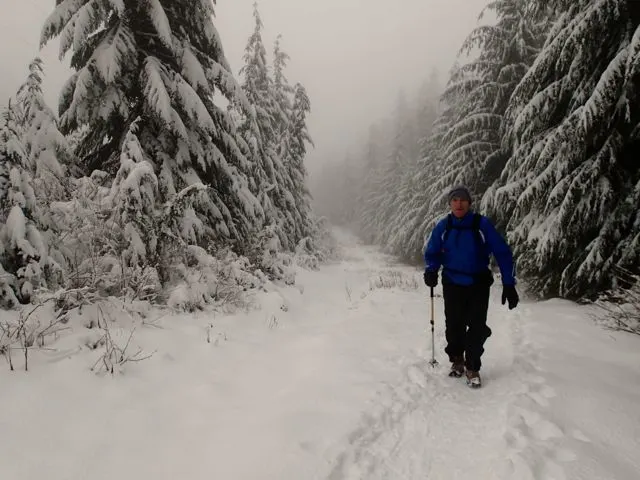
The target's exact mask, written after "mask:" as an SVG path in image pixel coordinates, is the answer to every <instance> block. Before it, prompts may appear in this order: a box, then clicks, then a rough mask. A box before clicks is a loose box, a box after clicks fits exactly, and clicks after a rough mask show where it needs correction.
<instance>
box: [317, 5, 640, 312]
mask: <svg viewBox="0 0 640 480" xmlns="http://www.w3.org/2000/svg"><path fill="white" fill-rule="evenodd" d="M487 9H489V11H490V12H491V13H492V14H493V17H494V18H495V21H494V22H491V23H489V24H484V25H481V26H478V27H477V28H476V29H475V30H473V31H472V32H471V33H470V34H469V36H468V37H467V39H466V40H465V42H464V44H463V45H462V47H461V49H460V56H459V63H457V64H456V65H455V66H454V67H453V68H452V70H451V72H450V75H449V78H448V81H447V82H446V84H445V85H443V88H442V89H441V90H439V89H438V87H437V85H436V84H435V83H434V82H427V83H426V84H425V87H424V88H423V92H421V94H419V95H418V96H417V98H413V99H411V101H409V102H407V101H406V100H403V99H400V101H399V102H398V106H397V109H396V112H395V115H394V116H393V117H392V118H390V119H389V120H387V121H384V122H381V123H380V124H376V125H373V126H372V127H371V129H370V135H369V140H368V142H366V144H365V145H362V146H361V148H359V150H358V152H357V153H355V154H352V155H349V156H347V158H346V159H345V161H344V162H341V163H339V164H335V165H333V166H331V167H329V168H327V169H326V170H325V171H324V174H323V175H324V176H323V178H322V179H321V180H319V181H318V184H319V185H320V186H319V187H318V194H317V196H318V197H320V196H322V198H319V199H318V200H322V201H323V202H322V204H323V208H324V211H325V212H327V213H328V214H329V215H330V216H331V218H332V219H333V220H334V221H336V222H340V223H344V224H348V225H350V226H353V227H354V228H356V229H357V231H358V232H359V234H360V235H361V236H362V238H363V239H364V240H365V241H367V242H371V243H376V244H380V245H382V246H384V248H386V249H387V250H388V251H389V252H391V253H393V254H397V255H400V256H402V257H403V258H405V259H407V260H411V261H419V259H420V258H421V255H422V249H423V246H424V241H425V237H426V236H427V235H429V233H430V230H431V228H432V227H433V226H434V224H435V223H436V222H437V221H438V220H439V219H440V218H442V216H443V215H444V214H445V213H446V212H447V208H446V207H447V205H446V194H447V191H448V190H449V189H450V188H451V187H452V186H453V185H455V184H466V185H467V186H468V187H469V188H470V189H471V190H472V193H473V195H474V202H475V207H476V210H479V211H481V212H482V213H484V214H487V215H488V216H489V217H490V218H491V219H492V220H494V221H495V222H496V223H497V225H498V226H499V228H501V229H502V231H503V232H504V233H505V234H506V236H507V238H508V240H509V242H510V244H511V245H512V247H513V249H514V253H515V255H516V257H517V265H518V276H519V277H520V278H524V279H526V280H527V283H528V284H529V286H530V287H532V293H534V294H538V295H540V296H556V295H557V296H562V297H566V298H572V299H587V298H592V297H593V296H596V295H599V294H601V293H602V292H605V291H607V289H610V288H616V286H624V285H628V283H629V282H626V280H625V278H628V279H629V280H631V279H632V278H633V277H632V276H633V274H638V273H639V270H640V161H639V160H638V159H639V158H640V157H639V155H640V143H639V141H640V124H639V120H640V99H639V97H638V93H639V92H638V88H639V87H640V28H639V25H640V2H636V1H633V0H537V1H536V0H496V1H493V2H491V3H490V4H489V5H488V7H487ZM485 13H486V12H485ZM481 18H482V16H481ZM436 97H438V99H437V100H436ZM635 278H637V277H635ZM631 281H632V280H631Z"/></svg>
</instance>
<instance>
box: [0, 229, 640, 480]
mask: <svg viewBox="0 0 640 480" xmlns="http://www.w3.org/2000/svg"><path fill="white" fill-rule="evenodd" d="M342 242H343V244H344V252H345V258H344V261H342V262H341V263H339V264H336V265H331V266H326V267H323V268H322V269H321V271H320V272H301V273H300V274H299V277H298V285H297V286H296V287H288V288H281V289H274V291H273V292H271V293H268V294H261V295H260V296H259V297H257V298H256V301H258V302H259V303H260V304H261V306H262V308H261V309H260V310H254V311H251V312H249V313H246V314H244V313H243V314H237V315H233V316H214V315H213V314H198V315H182V316H176V317H164V318H161V319H159V320H158V321H157V322H156V323H155V325H153V326H150V325H147V326H141V327H140V328H138V330H137V333H136V336H135V338H134V343H135V344H136V345H138V344H139V345H140V346H141V347H142V348H144V349H145V351H151V350H157V351H156V353H155V354H154V355H153V356H152V357H151V358H150V359H148V360H145V361H143V362H140V363H135V364H128V365H126V366H125V371H124V373H123V374H120V375H115V376H113V377H111V376H98V375H96V374H94V373H91V372H90V371H89V367H91V365H92V364H93V363H94V362H95V359H96V358H97V356H98V355H99V353H97V352H96V351H88V350H87V349H82V350H79V349H78V348H77V345H80V344H82V343H83V342H84V340H83V338H84V337H83V336H86V332H75V333H74V334H72V335H69V336H67V337H65V339H63V340H60V342H59V345H54V346H55V347H56V349H57V350H52V351H46V352H42V353H39V354H37V355H35V354H34V355H32V360H31V368H30V371H29V372H28V373H24V372H22V371H16V372H13V373H11V372H9V371H8V368H5V366H4V365H3V366H2V370H1V371H0V432H1V434H0V479H3V480H42V479H45V478H46V479H47V480H102V479H105V480H106V479H109V480H113V479H119V480H127V479H131V480H141V479H153V480H163V479H167V480H169V479H171V480H176V479H183V478H184V479H190V480H197V479H207V480H210V479H233V480H242V479H277V480H288V479H292V480H293V479H295V480H302V479H304V480H307V479H333V480H339V479H367V480H373V479H398V480H402V479H470V478H474V479H518V480H520V479H523V480H526V479H557V480H560V479H620V480H626V479H629V480H632V479H637V478H640V455H639V453H638V452H640V409H638V401H639V400H640V368H638V366H639V365H640V348H639V346H640V343H639V342H640V338H638V337H632V336H629V335H621V334H617V333H611V332H605V331H603V330H602V329H600V328H598V327H596V326H594V325H593V324H592V322H591V320H590V319H589V318H588V317H587V315H586V313H585V311H584V310H582V309H580V308H578V307H576V306H574V305H572V304H570V303H568V302H561V301H551V302H545V303H527V302H523V303H522V304H521V306H520V307H519V308H518V309H516V310H514V311H512V312H509V311H508V310H507V309H506V307H503V306H501V305H500V304H499V302H498V298H499V294H500V290H499V287H495V289H494V291H493V296H494V299H493V303H492V305H491V308H490V325H491V327H492V329H493V332H494V333H493V336H492V337H491V338H490V339H489V341H488V343H487V346H486V348H487V353H486V354H485V357H484V369H483V375H484V380H485V386H484V388H483V389H481V390H477V391H473V390H470V389H468V388H467V387H466V386H465V385H464V381H463V380H461V379H450V378H448V377H447V376H446V369H447V368H448V364H447V363H446V362H445V357H444V354H443V352H442V349H443V346H444V343H443V342H444V331H443V323H442V322H443V315H442V301H441V298H437V299H436V302H437V304H436V322H437V328H436V348H437V352H436V356H437V358H438V359H439V360H440V366H439V367H438V368H435V369H432V368H431V367H429V366H428V365H427V364H426V360H427V359H428V358H429V357H430V355H431V353H430V337H429V335H430V331H429V329H428V328H429V325H428V314H429V313H428V312H429V309H428V296H427V295H426V288H425V287H424V285H423V284H422V283H421V276H420V272H418V271H417V270H414V269H411V268H408V267H402V266H398V265H394V264H392V263H390V262H389V259H388V258H386V257H383V256H382V255H380V254H378V253H377V252H376V251H375V250H373V249H369V248H363V247H362V246H359V245H357V244H356V243H355V242H354V241H353V240H352V239H350V238H349V237H347V236H344V238H342ZM394 272H395V273H394ZM381 280H382V281H384V282H386V283H388V284H393V283H400V284H404V285H403V286H399V285H396V286H394V287H393V288H386V287H382V288H380V286H379V285H378V286H376V282H380V281H381ZM387 286H388V285H387ZM114 328H115V327H114ZM207 337H209V339H210V340H211V342H208V341H207ZM70 342H73V343H70ZM16 362H17V360H16ZM16 366H17V365H16Z"/></svg>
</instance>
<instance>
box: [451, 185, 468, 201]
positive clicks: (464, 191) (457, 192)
mask: <svg viewBox="0 0 640 480" xmlns="http://www.w3.org/2000/svg"><path fill="white" fill-rule="evenodd" d="M448 198H449V202H451V200H453V199H454V198H459V199H460V200H467V201H468V202H469V203H471V194H470V193H469V189H468V188H467V187H465V186H464V185H457V186H455V187H453V188H452V189H451V191H450V192H449V197H448Z"/></svg>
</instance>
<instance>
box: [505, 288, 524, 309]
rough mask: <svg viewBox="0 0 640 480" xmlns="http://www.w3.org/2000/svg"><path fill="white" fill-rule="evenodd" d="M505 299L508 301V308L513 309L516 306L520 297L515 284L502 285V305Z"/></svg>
mask: <svg viewBox="0 0 640 480" xmlns="http://www.w3.org/2000/svg"><path fill="white" fill-rule="evenodd" d="M507 300H508V301H509V310H513V309H514V308H516V307H517V306H518V302H519V301H520V297H518V292H516V287H515V285H504V286H503V287H502V305H504V303H505V302H506V301H507Z"/></svg>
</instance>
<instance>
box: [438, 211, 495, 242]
mask: <svg viewBox="0 0 640 480" xmlns="http://www.w3.org/2000/svg"><path fill="white" fill-rule="evenodd" d="M481 222H482V215H480V214H479V213H474V214H473V219H472V220H471V227H459V226H456V225H454V224H453V216H452V215H451V214H448V215H447V225H446V226H445V229H444V233H443V234H442V243H443V244H444V243H445V242H446V241H447V238H448V237H449V233H450V232H451V230H452V229H454V228H455V229H456V230H469V229H471V230H473V236H474V239H475V241H476V244H477V245H478V246H480V247H484V245H485V243H486V241H485V238H484V234H483V233H482V229H481V228H480V223H481Z"/></svg>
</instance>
